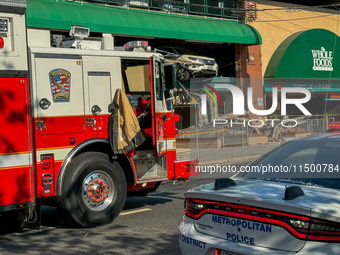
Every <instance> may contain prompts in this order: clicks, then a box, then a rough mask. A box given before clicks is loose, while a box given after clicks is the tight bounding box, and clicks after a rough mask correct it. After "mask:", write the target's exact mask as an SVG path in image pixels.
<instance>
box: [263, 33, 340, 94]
mask: <svg viewBox="0 0 340 255" xmlns="http://www.w3.org/2000/svg"><path fill="white" fill-rule="evenodd" d="M339 81H340V38H339V36H337V35H336V34H334V33H332V32H330V31H328V30H324V29H311V30H307V31H301V32H298V33H295V34H293V35H291V36H290V37H288V38H287V39H286V40H285V41H284V42H283V43H282V44H281V45H280V46H279V47H278V48H277V50H276V51H275V53H274V54H273V56H272V58H271V60H270V61H269V64H268V67H267V70H266V72H265V85H264V91H265V92H270V91H272V87H273V86H274V87H275V86H277V87H280V84H281V85H282V87H304V88H307V89H308V90H310V91H313V92H322V91H337V92H339V91H340V89H339V84H340V83H339Z"/></svg>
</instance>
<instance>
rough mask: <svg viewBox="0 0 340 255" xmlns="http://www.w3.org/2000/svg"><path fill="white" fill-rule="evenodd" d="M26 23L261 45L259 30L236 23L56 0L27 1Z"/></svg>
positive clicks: (29, 24) (43, 26)
mask: <svg viewBox="0 0 340 255" xmlns="http://www.w3.org/2000/svg"><path fill="white" fill-rule="evenodd" d="M27 24H28V26H29V27H34V28H49V29H61V30H69V29H70V27H71V25H78V26H83V27H88V28H90V29H91V31H92V32H99V33H113V34H116V35H132V36H143V37H158V38H174V39H182V40H192V41H208V42H219V43H221V42H222V43H240V44H261V43H262V38H261V36H260V34H259V33H258V31H257V30H256V29H255V28H253V27H251V26H249V25H245V24H240V23H238V22H237V21H232V20H223V19H215V18H205V17H198V16H186V15H181V14H173V13H171V14H168V13H165V12H156V11H146V10H140V9H132V8H130V9H127V8H124V7H116V6H104V5H99V4H92V3H84V2H83V3H80V2H69V1H63V0H59V1H55V0H27Z"/></svg>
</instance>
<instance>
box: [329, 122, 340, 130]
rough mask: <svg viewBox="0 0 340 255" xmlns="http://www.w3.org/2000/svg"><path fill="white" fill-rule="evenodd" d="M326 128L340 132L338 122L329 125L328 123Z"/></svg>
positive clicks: (339, 123)
mask: <svg viewBox="0 0 340 255" xmlns="http://www.w3.org/2000/svg"><path fill="white" fill-rule="evenodd" d="M328 128H329V129H330V130H340V122H339V121H338V122H331V123H328Z"/></svg>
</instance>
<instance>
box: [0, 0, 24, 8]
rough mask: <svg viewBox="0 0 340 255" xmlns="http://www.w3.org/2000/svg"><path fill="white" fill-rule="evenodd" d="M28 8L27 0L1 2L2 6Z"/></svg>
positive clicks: (1, 0) (4, 0) (3, 0)
mask: <svg viewBox="0 0 340 255" xmlns="http://www.w3.org/2000/svg"><path fill="white" fill-rule="evenodd" d="M1 5H2V6H10V7H21V8H26V0H0V6H1Z"/></svg>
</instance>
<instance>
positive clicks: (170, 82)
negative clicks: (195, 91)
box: [164, 65, 177, 90]
mask: <svg viewBox="0 0 340 255" xmlns="http://www.w3.org/2000/svg"><path fill="white" fill-rule="evenodd" d="M164 75H165V89H166V90H170V89H174V88H176V85H177V80H176V69H175V66H174V65H166V66H165V67H164Z"/></svg>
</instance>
